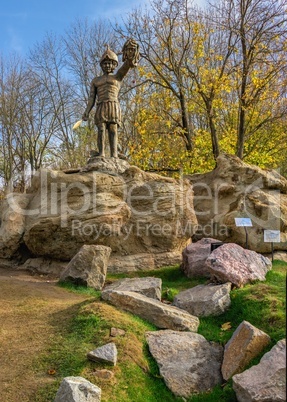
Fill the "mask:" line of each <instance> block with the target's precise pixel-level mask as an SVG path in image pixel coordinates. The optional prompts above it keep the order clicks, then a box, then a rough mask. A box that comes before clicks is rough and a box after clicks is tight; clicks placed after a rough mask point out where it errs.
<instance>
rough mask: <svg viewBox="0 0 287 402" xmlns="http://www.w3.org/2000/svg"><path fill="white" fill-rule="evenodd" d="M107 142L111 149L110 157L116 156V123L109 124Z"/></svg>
mask: <svg viewBox="0 0 287 402" xmlns="http://www.w3.org/2000/svg"><path fill="white" fill-rule="evenodd" d="M109 143H110V150H111V157H114V158H117V157H118V125H117V124H114V123H111V124H109Z"/></svg>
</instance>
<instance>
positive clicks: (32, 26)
mask: <svg viewBox="0 0 287 402" xmlns="http://www.w3.org/2000/svg"><path fill="white" fill-rule="evenodd" d="M202 1H204V0H197V2H198V3H200V2H202ZM148 3H149V0H5V1H4V2H3V3H2V4H1V9H0V16H1V24H0V38H1V41H0V53H2V54H4V55H6V54H9V53H10V52H13V51H16V52H17V53H20V54H22V55H25V54H26V53H27V52H28V49H29V48H31V47H33V45H34V44H35V43H36V42H41V41H42V39H43V38H44V36H45V33H46V32H54V33H56V34H62V33H64V32H65V29H66V28H68V27H69V26H70V24H71V23H72V22H73V21H75V19H76V18H86V17H88V18H90V19H91V20H97V19H99V18H101V19H105V18H107V19H108V18H109V19H111V20H112V21H114V19H115V18H120V17H121V16H124V15H125V14H126V13H128V12H129V11H132V10H133V9H134V8H135V7H137V6H138V5H142V6H144V5H145V4H148Z"/></svg>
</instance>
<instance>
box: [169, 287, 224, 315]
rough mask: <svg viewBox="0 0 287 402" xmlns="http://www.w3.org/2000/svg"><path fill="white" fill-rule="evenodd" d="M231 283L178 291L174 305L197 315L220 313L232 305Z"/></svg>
mask: <svg viewBox="0 0 287 402" xmlns="http://www.w3.org/2000/svg"><path fill="white" fill-rule="evenodd" d="M230 290H231V283H230V282H229V283H225V284H223V285H214V284H208V285H198V286H195V287H194V288H191V289H187V290H184V291H182V292H180V293H178V294H177V295H176V296H175V298H174V301H173V305H174V306H176V307H179V308H181V309H183V310H186V311H188V312H189V313H190V314H192V315H195V316H197V317H207V316H210V315H215V316H216V315H220V314H222V313H224V312H225V311H226V310H227V309H228V308H229V306H230V304H231V300H230Z"/></svg>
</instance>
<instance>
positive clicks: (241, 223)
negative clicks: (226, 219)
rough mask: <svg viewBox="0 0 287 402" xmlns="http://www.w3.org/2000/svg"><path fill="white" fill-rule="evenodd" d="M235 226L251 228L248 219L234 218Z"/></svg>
mask: <svg viewBox="0 0 287 402" xmlns="http://www.w3.org/2000/svg"><path fill="white" fill-rule="evenodd" d="M235 225H236V226H252V222H251V219H250V218H235Z"/></svg>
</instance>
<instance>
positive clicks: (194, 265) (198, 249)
mask: <svg viewBox="0 0 287 402" xmlns="http://www.w3.org/2000/svg"><path fill="white" fill-rule="evenodd" d="M218 242H219V240H216V239H211V238H203V239H201V240H199V241H197V242H196V243H190V244H188V245H187V246H186V248H185V249H184V250H183V252H182V264H181V269H182V270H183V272H184V273H185V275H186V276H187V277H188V278H194V277H197V276H205V277H207V278H209V277H210V272H209V269H208V266H207V265H206V259H207V257H209V256H210V253H211V244H212V243H218Z"/></svg>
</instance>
